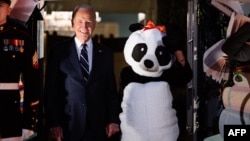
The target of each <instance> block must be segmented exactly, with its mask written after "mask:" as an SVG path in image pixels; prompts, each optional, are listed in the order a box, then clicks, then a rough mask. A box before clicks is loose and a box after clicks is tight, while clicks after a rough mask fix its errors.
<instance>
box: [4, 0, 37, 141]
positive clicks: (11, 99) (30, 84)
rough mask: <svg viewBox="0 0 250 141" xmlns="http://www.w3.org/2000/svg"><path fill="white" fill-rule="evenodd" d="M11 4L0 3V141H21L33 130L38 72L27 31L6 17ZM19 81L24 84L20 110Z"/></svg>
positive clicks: (7, 1) (8, 2)
mask: <svg viewBox="0 0 250 141" xmlns="http://www.w3.org/2000/svg"><path fill="white" fill-rule="evenodd" d="M10 4H11V1H10V0H0V66H1V69H0V113H1V115H0V118H1V120H0V140H1V141H10V140H11V141H21V140H24V139H27V138H28V137H29V136H30V135H32V134H33V133H34V132H33V131H35V124H36V123H37V109H38V103H39V69H38V57H37V53H36V48H35V46H33V45H32V40H31V37H30V35H29V32H28V30H25V27H24V26H22V25H21V24H19V23H17V22H15V21H14V20H11V19H10V18H9V14H10V12H11V8H10ZM21 76H22V77H21ZM20 78H22V84H23V85H24V95H23V99H22V101H23V107H22V108H21V107H20V101H21V96H20V87H19V81H20ZM21 109H23V110H21Z"/></svg>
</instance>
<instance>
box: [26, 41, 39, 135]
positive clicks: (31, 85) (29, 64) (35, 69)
mask: <svg viewBox="0 0 250 141" xmlns="http://www.w3.org/2000/svg"><path fill="white" fill-rule="evenodd" d="M22 75H23V84H24V97H23V99H24V100H23V118H24V120H23V128H25V129H31V130H35V127H36V124H37V118H38V117H37V115H38V105H39V99H40V86H41V85H40V80H41V78H40V71H39V64H38V54H37V51H36V46H34V45H32V41H31V40H30V38H27V39H26V40H25V45H24V65H23V68H22Z"/></svg>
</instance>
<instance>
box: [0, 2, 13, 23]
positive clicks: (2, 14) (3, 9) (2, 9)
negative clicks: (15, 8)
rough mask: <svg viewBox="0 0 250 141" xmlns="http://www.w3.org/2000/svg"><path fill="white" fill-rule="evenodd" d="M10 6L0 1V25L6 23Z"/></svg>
mask: <svg viewBox="0 0 250 141" xmlns="http://www.w3.org/2000/svg"><path fill="white" fill-rule="evenodd" d="M10 11H11V8H10V6H9V5H8V4H6V3H4V2H0V25H2V24H5V23H6V19H7V16H8V15H9V14H10Z"/></svg>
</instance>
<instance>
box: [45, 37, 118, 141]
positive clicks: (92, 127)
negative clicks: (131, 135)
mask: <svg viewBox="0 0 250 141" xmlns="http://www.w3.org/2000/svg"><path fill="white" fill-rule="evenodd" d="M75 46H76V45H75V42H74V38H71V39H70V40H66V41H63V42H60V43H58V44H56V45H55V46H54V47H52V48H51V49H50V54H49V56H48V62H47V70H46V81H45V114H46V117H47V121H48V126H49V127H50V128H51V127H55V126H62V127H63V130H64V138H65V140H66V141H80V140H83V138H84V136H87V137H88V138H89V139H87V140H86V141H88V140H90V141H105V140H107V137H106V134H105V127H106V126H107V124H108V123H111V122H112V123H117V124H119V123H120V121H119V117H118V115H119V112H120V100H119V98H118V94H117V91H116V86H115V77H114V73H113V54H112V50H111V48H107V47H105V46H101V45H99V44H97V43H94V44H93V64H92V71H91V72H90V78H89V81H88V83H87V84H84V81H83V76H82V72H81V69H80V64H79V59H78V55H77V52H76V47H75ZM84 141H85V140H84Z"/></svg>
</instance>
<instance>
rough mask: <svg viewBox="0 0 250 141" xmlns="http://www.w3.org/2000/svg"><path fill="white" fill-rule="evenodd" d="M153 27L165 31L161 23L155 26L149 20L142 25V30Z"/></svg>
mask: <svg viewBox="0 0 250 141" xmlns="http://www.w3.org/2000/svg"><path fill="white" fill-rule="evenodd" d="M153 28H157V29H158V30H159V31H161V32H164V33H166V28H165V26H163V25H158V26H155V24H154V23H153V22H152V21H151V20H149V21H148V22H147V24H146V25H145V26H144V30H147V29H153Z"/></svg>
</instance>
